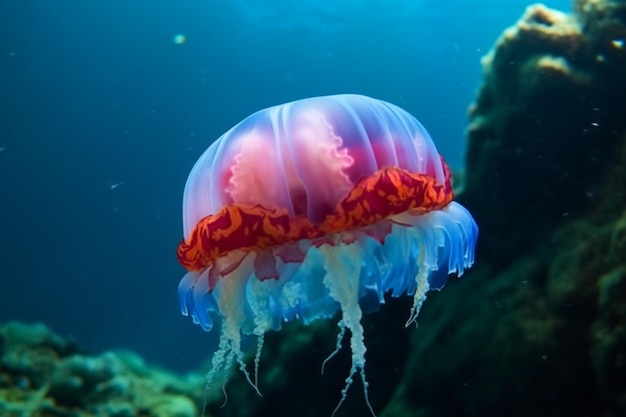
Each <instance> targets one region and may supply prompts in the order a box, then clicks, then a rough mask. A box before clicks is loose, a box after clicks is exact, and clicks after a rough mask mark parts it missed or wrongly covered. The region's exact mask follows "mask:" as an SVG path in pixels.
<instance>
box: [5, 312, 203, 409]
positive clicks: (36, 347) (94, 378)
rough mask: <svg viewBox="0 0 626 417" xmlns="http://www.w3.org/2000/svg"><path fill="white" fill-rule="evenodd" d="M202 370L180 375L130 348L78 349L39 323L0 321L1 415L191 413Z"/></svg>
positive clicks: (197, 398) (199, 391)
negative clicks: (91, 353) (146, 360)
mask: <svg viewBox="0 0 626 417" xmlns="http://www.w3.org/2000/svg"><path fill="white" fill-rule="evenodd" d="M203 384H204V378H203V376H202V375H197V376H192V375H190V376H188V377H180V376H177V375H174V374H170V373H168V372H165V371H161V370H158V369H155V368H151V367H149V366H147V365H146V364H145V363H144V362H143V360H142V359H141V358H140V357H138V356H136V355H134V354H132V353H130V352H107V353H104V354H102V355H99V356H88V355H85V354H83V353H82V352H81V351H80V350H79V349H78V347H77V346H76V344H75V343H73V342H72V341H68V340H64V339H63V338H61V337H59V336H58V335H55V334H54V333H52V332H51V331H50V330H49V329H48V328H47V327H46V326H44V325H42V324H34V325H27V324H22V323H17V322H12V323H7V324H5V325H3V326H0V415H1V416H3V417H13V416H15V417H27V416H59V417H63V416H67V417H82V416H85V417H86V416H102V417H104V416H107V417H133V416H140V415H141V416H146V417H148V416H153V417H195V416H196V415H198V406H197V404H202V395H203V388H204V385H203Z"/></svg>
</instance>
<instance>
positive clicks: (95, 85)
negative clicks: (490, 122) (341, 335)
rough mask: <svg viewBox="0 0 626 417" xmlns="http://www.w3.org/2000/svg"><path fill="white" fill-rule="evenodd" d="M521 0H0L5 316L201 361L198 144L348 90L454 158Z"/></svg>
mask: <svg viewBox="0 0 626 417" xmlns="http://www.w3.org/2000/svg"><path fill="white" fill-rule="evenodd" d="M261 4H262V6H259V5H261ZM527 4H529V3H527V2H525V1H519V0H509V1H506V2H505V1H502V0H483V1H478V2H468V1H460V0H457V1H447V2H443V1H439V0H421V1H419V0H395V1H394V0H373V1H365V0H360V1H357V0H350V1H348V0H344V1H335V0H324V1H319V0H318V1H311V0H307V1H293V0H280V1H277V0H267V1H255V0H236V1H233V0H231V1H220V2H216V1H209V0H203V1H199V0H189V1H174V0H172V1H168V2H166V1H163V0H141V1H122V0H113V1H105V0H93V1H85V0H63V1H50V0H30V1H24V0H3V1H2V2H0V106H1V107H0V114H1V116H0V121H1V123H0V321H6V320H13V319H16V320H24V321H43V322H45V323H47V324H48V325H50V326H51V327H52V328H53V329H55V330H56V331H58V332H60V333H61V334H64V335H73V336H75V337H76V338H77V339H78V340H79V342H80V343H81V344H82V345H83V346H86V347H87V348H88V349H91V350H96V351H97V350H102V349H109V348H116V347H124V348H130V349H134V350H137V351H139V352H140V353H142V354H143V355H144V356H146V357H147V359H148V360H150V361H155V362H158V363H161V364H163V365H166V366H169V367H172V368H175V369H188V368H190V367H192V366H194V365H196V364H197V362H198V361H199V360H200V359H201V358H204V357H205V356H206V355H207V354H208V353H210V352H212V351H213V346H212V344H213V343H214V337H213V336H211V335H208V334H206V333H204V332H202V331H201V329H200V328H199V327H198V326H194V325H193V324H192V323H191V321H190V320H188V319H187V318H184V317H182V316H181V315H180V313H179V310H178V300H177V294H176V288H177V285H178V281H179V279H180V277H181V276H182V274H183V270H182V268H181V267H179V266H178V264H177V262H176V259H175V249H176V246H177V244H178V241H179V239H180V238H181V236H182V221H181V199H182V190H183V186H184V183H185V179H186V177H187V174H188V173H189V170H190V169H191V166H192V165H193V163H194V161H195V160H196V159H197V157H198V156H199V155H200V154H201V153H202V151H203V150H204V149H205V148H206V147H207V146H208V144H209V143H210V142H211V141H212V140H213V139H215V138H217V137H218V136H219V135H220V134H222V133H223V132H224V131H225V130H226V129H228V128H229V127H230V126H232V125H234V124H235V123H237V122H238V121H239V120H241V119H242V118H244V117H245V116H247V115H248V114H249V113H251V112H253V111H255V110H258V109H260V108H263V107H266V106H269V105H274V104H279V103H282V102H285V101H290V100H294V99H297V98H303V97H308V96H315V95H323V94H331V93H347V92H351V93H360V94H366V95H370V96H373V97H377V98H381V99H384V100H387V101H390V102H393V103H395V104H397V105H399V106H401V107H404V108H405V109H406V110H408V111H409V112H411V113H412V114H413V115H415V116H416V117H417V118H418V119H419V120H420V121H421V122H422V123H423V124H424V125H425V126H426V128H427V129H428V130H429V131H430V133H431V135H432V136H433V138H434V139H435V141H436V143H437V145H438V147H439V150H440V152H441V153H442V154H443V155H444V156H445V157H446V159H447V160H448V162H449V163H450V165H451V166H452V167H453V168H455V169H459V168H462V166H463V158H464V156H463V155H464V148H465V136H464V129H465V127H466V124H467V108H468V105H469V104H470V103H471V101H472V100H473V98H474V96H475V93H476V91H477V88H478V87H479V85H480V82H481V68H480V58H481V56H483V55H484V54H485V53H486V52H487V51H488V50H489V49H490V48H491V46H492V45H493V43H494V42H495V40H496V39H497V37H498V36H499V34H500V33H501V32H502V30H503V29H504V28H506V27H507V26H509V25H511V24H513V23H514V22H515V21H516V20H517V19H518V18H519V17H520V16H521V14H522V13H523V11H524V8H525V7H526V5H527ZM547 5H548V6H550V7H555V8H559V9H561V10H566V11H568V10H570V8H571V6H570V2H569V1H566V0H553V1H550V2H548V4H547ZM180 34H183V35H184V37H185V42H183V43H176V42H175V36H176V35H180Z"/></svg>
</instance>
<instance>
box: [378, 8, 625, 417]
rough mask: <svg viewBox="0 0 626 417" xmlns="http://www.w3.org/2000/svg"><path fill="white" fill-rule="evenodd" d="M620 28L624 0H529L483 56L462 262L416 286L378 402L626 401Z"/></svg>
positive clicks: (590, 409) (620, 406) (556, 407)
mask: <svg viewBox="0 0 626 417" xmlns="http://www.w3.org/2000/svg"><path fill="white" fill-rule="evenodd" d="M625 42H626V2H624V1H577V2H576V3H575V13H574V14H573V15H566V14H563V13H560V12H557V11H554V10H549V9H547V8H546V7H544V6H541V5H534V6H530V7H529V8H528V9H527V10H526V13H525V14H524V16H523V17H522V19H521V20H520V21H519V22H518V23H517V24H516V25H515V26H513V27H511V28H509V29H507V30H506V31H505V32H504V34H503V35H502V36H501V38H500V39H499V40H498V42H497V44H496V46H495V47H494V49H493V50H492V51H491V52H490V53H489V54H488V55H487V56H486V57H485V58H484V60H483V65H484V77H485V79H484V85H483V86H482V88H481V90H480V92H479V95H478V98H477V101H476V103H475V104H474V105H473V106H472V107H471V109H470V125H469V128H468V135H469V148H468V155H467V172H466V184H465V188H464V192H463V195H461V196H460V197H459V201H461V202H462V203H463V204H465V205H466V206H467V207H469V209H470V210H471V211H472V213H473V214H474V215H475V217H476V221H477V223H478V224H479V227H480V228H481V240H480V242H479V245H478V252H477V255H476V259H477V263H476V270H474V271H471V272H470V273H468V276H467V277H464V278H463V279H462V280H461V282H460V283H455V285H450V286H449V289H447V291H446V294H445V297H444V294H441V296H438V297H432V298H433V299H432V300H429V304H428V305H427V308H426V309H425V311H424V312H423V315H422V318H421V319H422V320H421V323H423V327H420V331H418V332H416V333H420V334H415V336H414V338H413V342H414V343H413V345H412V349H411V351H412V355H411V356H410V358H409V360H408V362H407V366H406V369H407V371H406V373H405V375H406V377H405V378H404V380H403V381H402V383H401V384H400V386H399V387H398V390H397V391H396V395H395V397H394V401H392V402H391V403H390V406H389V407H388V409H386V410H385V412H384V413H382V415H383V416H395V415H400V414H407V415H409V414H410V413H411V412H412V411H414V410H417V409H421V410H422V413H423V414H424V415H429V416H449V415H466V416H484V415H507V416H552V415H568V416H585V415H598V416H612V415H624V414H626V377H625V376H624V375H626V362H625V361H624V358H625V355H626V327H625V326H624V323H626V246H625V245H624V239H625V236H624V235H625V230H624V224H625V223H624V218H626V186H625V184H626V117H624V116H625V114H626V113H625V111H626V106H625V104H624V97H626V77H625V76H624V74H626V43H625ZM433 323H436V324H433ZM431 328H432V330H431ZM422 331H424V333H426V334H424V333H422ZM431 331H432V333H431Z"/></svg>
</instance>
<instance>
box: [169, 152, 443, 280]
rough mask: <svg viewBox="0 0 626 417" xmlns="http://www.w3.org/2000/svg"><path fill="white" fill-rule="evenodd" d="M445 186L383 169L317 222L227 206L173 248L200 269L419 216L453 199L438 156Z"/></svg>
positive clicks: (276, 211) (254, 208)
mask: <svg viewBox="0 0 626 417" xmlns="http://www.w3.org/2000/svg"><path fill="white" fill-rule="evenodd" d="M442 164H443V167H444V170H445V184H441V183H438V182H437V180H436V179H435V178H433V177H431V176H429V175H426V174H419V173H413V172H410V171H407V170H405V169H402V168H398V167H385V168H383V169H381V170H379V171H377V172H375V173H374V174H373V175H371V176H369V177H366V178H363V179H361V180H360V181H358V182H357V183H356V184H355V185H354V188H353V189H352V190H351V191H350V192H349V193H348V195H347V196H346V197H345V198H343V199H342V200H341V201H340V202H339V204H337V207H336V208H335V210H334V211H333V212H332V213H331V214H329V215H327V216H326V218H325V220H324V222H322V223H321V224H317V225H315V224H312V223H311V222H310V221H309V220H308V219H307V218H305V217H302V216H298V217H289V214H288V212H287V210H286V209H266V208H265V207H262V206H260V205H255V206H244V205H238V204H231V205H228V206H226V207H224V208H222V209H221V210H220V211H219V212H217V213H216V214H212V215H209V216H206V217H204V218H202V219H201V220H200V221H199V222H198V224H197V225H196V227H195V228H194V229H193V231H192V233H191V235H190V236H189V237H188V238H187V239H186V240H183V241H182V242H181V243H180V245H179V246H178V253H177V255H178V261H179V262H180V263H181V264H182V266H183V267H185V269H187V270H188V271H201V270H203V269H205V268H207V267H208V266H209V265H210V264H211V263H213V261H214V260H215V259H217V258H219V257H221V256H224V255H225V254H227V253H228V252H230V251H233V250H236V249H237V250H242V251H244V252H248V251H249V252H252V251H260V250H263V249H267V248H271V247H273V246H279V245H282V244H285V243H289V242H296V241H298V240H300V239H315V238H320V237H323V236H325V235H326V234H331V233H341V232H343V231H348V230H353V229H357V228H361V227H365V226H369V225H372V224H374V223H376V222H378V221H381V220H383V219H385V218H388V217H390V216H393V215H397V214H400V213H404V212H410V213H411V214H415V215H420V214H423V213H427V212H429V211H432V210H439V209H442V208H443V207H445V206H446V205H447V204H448V203H450V201H452V198H453V192H452V185H451V175H450V170H449V168H448V166H447V165H446V163H445V161H443V159H442Z"/></svg>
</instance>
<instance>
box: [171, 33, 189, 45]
mask: <svg viewBox="0 0 626 417" xmlns="http://www.w3.org/2000/svg"><path fill="white" fill-rule="evenodd" d="M185 42H187V37H186V36H185V34H184V33H178V34H176V35H174V43H175V44H176V45H182V44H183V43H185Z"/></svg>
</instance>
